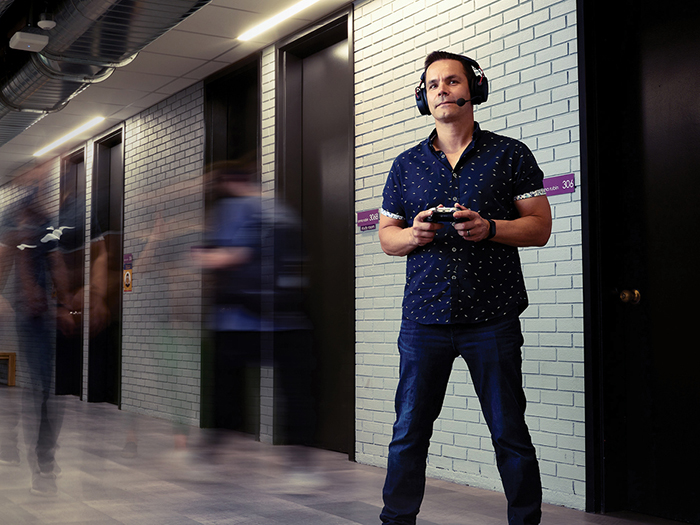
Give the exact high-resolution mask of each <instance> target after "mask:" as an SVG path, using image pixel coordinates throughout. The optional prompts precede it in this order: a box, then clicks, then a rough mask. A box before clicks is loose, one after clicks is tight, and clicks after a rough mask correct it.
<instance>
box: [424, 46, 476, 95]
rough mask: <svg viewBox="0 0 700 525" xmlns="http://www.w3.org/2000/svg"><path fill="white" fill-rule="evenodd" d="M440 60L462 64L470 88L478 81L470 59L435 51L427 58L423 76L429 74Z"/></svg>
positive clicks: (447, 52)
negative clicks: (434, 64) (431, 68)
mask: <svg viewBox="0 0 700 525" xmlns="http://www.w3.org/2000/svg"><path fill="white" fill-rule="evenodd" d="M438 60H456V61H457V62H459V63H461V64H462V67H463V68H464V74H465V75H466V77H467V80H468V82H469V86H470V87H471V86H472V84H473V83H474V82H475V81H476V75H475V74H474V69H473V68H472V63H471V61H470V59H468V58H466V57H463V56H462V55H457V54H455V53H450V52H449V51H433V52H432V53H430V54H429V55H428V56H427V57H425V64H424V66H423V74H424V75H425V74H426V73H427V72H428V68H429V67H430V66H431V65H432V64H433V62H437V61H438Z"/></svg>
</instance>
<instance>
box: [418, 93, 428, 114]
mask: <svg viewBox="0 0 700 525" xmlns="http://www.w3.org/2000/svg"><path fill="white" fill-rule="evenodd" d="M416 106H417V107H418V111H420V114H421V115H430V108H429V107H428V100H427V97H426V93H425V87H421V86H419V87H417V88H416Z"/></svg>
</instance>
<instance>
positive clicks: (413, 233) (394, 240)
mask: <svg viewBox="0 0 700 525" xmlns="http://www.w3.org/2000/svg"><path fill="white" fill-rule="evenodd" d="M430 214H432V211H429V210H424V211H422V212H420V213H419V214H418V215H416V216H415V218H414V219H413V226H411V227H410V228H408V227H407V226H406V222H405V221H402V220H398V219H392V218H390V217H387V216H385V215H381V216H380V217H379V242H380V243H381V245H382V250H384V253H386V254H387V255H398V256H403V255H408V254H409V253H411V252H412V251H413V250H415V249H416V248H417V247H419V246H425V245H426V244H428V243H430V242H432V241H433V239H435V232H436V231H438V230H439V229H441V228H444V226H445V225H444V224H440V223H434V222H425V219H426V218H427V217H429V216H430Z"/></svg>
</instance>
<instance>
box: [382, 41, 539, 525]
mask: <svg viewBox="0 0 700 525" xmlns="http://www.w3.org/2000/svg"><path fill="white" fill-rule="evenodd" d="M423 82H425V88H423V87H422V83H423ZM487 86H488V84H487V80H486V77H485V76H484V74H483V71H481V69H480V68H479V66H478V64H476V62H474V61H473V60H471V59H469V58H466V57H462V56H459V55H455V54H452V53H447V52H443V51H438V52H434V53H431V54H430V55H429V56H428V57H427V58H426V61H425V71H424V76H423V77H422V78H421V86H419V88H418V89H417V94H416V98H417V104H418V106H419V109H421V112H423V113H427V112H428V111H429V112H430V113H431V114H432V116H433V118H434V120H435V130H434V131H433V132H432V133H431V135H430V136H429V137H428V138H427V139H426V140H424V141H423V142H421V143H420V144H418V145H416V146H414V147H413V148H411V149H409V150H407V151H406V152H404V153H403V154H402V155H400V156H399V157H398V158H397V159H396V160H395V161H394V164H393V166H392V168H391V171H390V173H389V177H388V180H387V183H386V186H385V188H384V196H383V204H382V210H381V211H382V215H381V217H380V223H379V240H380V243H381V246H382V249H383V250H384V252H386V253H387V254H389V255H397V256H404V255H405V256H407V263H406V288H405V294H404V301H403V320H402V324H401V332H400V334H399V341H398V346H399V353H400V356H401V363H400V377H399V384H398V388H397V392H396V415H397V417H396V423H395V424H394V432H393V438H392V441H391V444H390V445H389V458H388V466H387V476H386V482H385V485H384V504H385V505H384V509H383V510H382V513H381V519H382V522H383V523H391V524H415V523H416V515H417V514H418V511H419V508H420V503H421V501H422V498H423V493H424V489H425V468H426V458H427V454H428V446H429V443H430V436H431V434H432V428H433V423H434V421H435V419H436V418H437V417H438V415H439V414H440V410H441V407H442V402H443V399H444V395H445V390H446V387H447V383H448V380H449V376H450V372H451V369H452V364H453V362H454V359H455V358H456V357H457V356H458V355H461V356H462V358H463V359H464V360H465V361H466V363H467V366H468V367H469V371H470V374H471V377H472V381H473V383H474V388H475V390H476V393H477V395H478V397H479V400H480V403H481V407H482V411H483V414H484V417H485V419H486V422H487V424H488V426H489V429H490V431H491V437H492V442H493V445H494V449H495V451H496V459H497V464H498V468H499V471H500V474H501V479H502V481H503V486H504V489H505V494H506V498H507V500H508V523H509V524H510V525H525V524H527V525H531V524H538V523H539V522H540V517H541V501H542V488H541V482H540V475H539V467H538V464H537V458H536V456H535V449H534V447H533V445H532V440H531V438H530V435H529V431H528V428H527V425H526V423H525V417H524V413H525V395H524V392H523V388H522V370H521V367H522V357H521V346H522V343H523V338H522V334H521V331H520V321H519V318H518V316H519V314H520V313H522V311H523V310H524V309H525V308H526V307H527V294H526V291H525V286H524V282H523V276H522V270H521V267H520V260H519V256H518V248H517V247H518V246H543V245H544V244H546V242H547V240H548V239H549V235H550V232H551V213H550V209H549V203H548V201H547V197H546V196H545V193H544V189H543V183H542V178H543V175H542V171H541V170H540V169H539V168H538V166H537V163H536V162H535V159H534V157H533V156H532V153H531V152H530V151H529V149H528V148H527V147H526V146H525V145H524V144H522V143H520V142H518V141H516V140H513V139H509V138H507V137H503V136H499V135H496V134H494V133H491V132H488V131H483V130H481V129H480V127H479V124H478V123H476V122H475V121H474V112H473V104H475V103H480V102H483V101H485V100H486V98H487V96H488V87H487ZM422 105H423V106H424V108H421V106H422ZM443 204H444V205H447V206H454V207H455V208H456V211H453V212H451V213H449V215H451V216H452V217H450V218H449V219H448V222H432V217H431V216H432V215H433V213H434V211H433V210H431V209H430V208H434V207H437V206H440V205H443Z"/></svg>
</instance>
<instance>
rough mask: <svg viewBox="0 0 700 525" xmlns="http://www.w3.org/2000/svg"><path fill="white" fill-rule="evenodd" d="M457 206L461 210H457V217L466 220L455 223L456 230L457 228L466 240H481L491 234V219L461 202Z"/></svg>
mask: <svg viewBox="0 0 700 525" xmlns="http://www.w3.org/2000/svg"><path fill="white" fill-rule="evenodd" d="M455 207H456V208H458V209H459V211H457V212H455V219H459V220H461V221H464V222H456V223H454V227H455V230H457V233H458V234H459V236H460V237H462V238H463V239H464V240H466V241H473V242H479V241H483V240H484V239H486V237H488V236H489V228H490V226H491V225H490V224H489V221H487V220H486V219H484V218H483V217H482V216H481V215H479V214H478V213H477V212H475V211H473V210H470V209H469V208H466V207H464V206H462V205H461V204H457V205H455Z"/></svg>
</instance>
